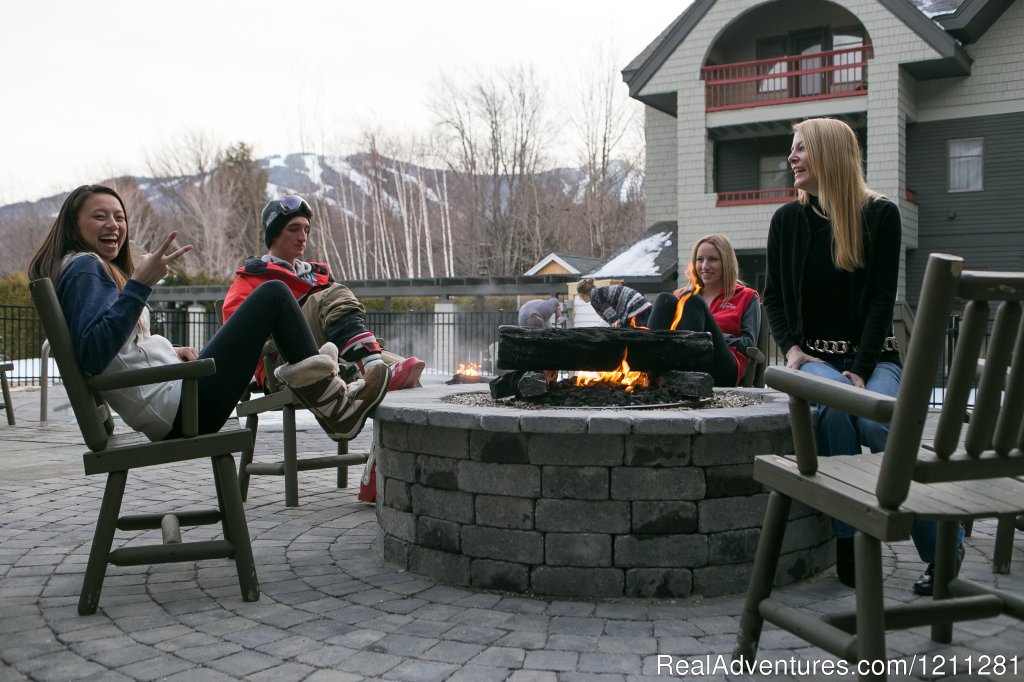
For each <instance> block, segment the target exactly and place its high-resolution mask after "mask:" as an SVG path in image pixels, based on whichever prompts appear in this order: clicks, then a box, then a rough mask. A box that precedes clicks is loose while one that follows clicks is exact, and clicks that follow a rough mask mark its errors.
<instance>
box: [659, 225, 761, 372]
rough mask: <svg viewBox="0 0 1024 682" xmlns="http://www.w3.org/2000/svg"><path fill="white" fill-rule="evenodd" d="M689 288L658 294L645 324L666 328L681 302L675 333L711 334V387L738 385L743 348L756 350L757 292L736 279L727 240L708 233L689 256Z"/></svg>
mask: <svg viewBox="0 0 1024 682" xmlns="http://www.w3.org/2000/svg"><path fill="white" fill-rule="evenodd" d="M690 271H691V273H692V275H693V283H694V285H693V286H689V287H684V288H682V289H678V290H676V291H675V292H674V293H671V294H670V293H662V294H658V298H656V299H655V301H654V309H653V310H652V312H651V316H650V318H649V319H648V326H649V327H650V328H651V329H669V328H670V327H671V326H672V321H673V319H675V315H676V308H677V307H678V305H679V302H680V301H681V300H683V299H684V297H685V300H684V302H683V311H682V316H681V317H680V319H679V323H678V325H677V326H676V329H685V330H689V331H695V332H710V333H711V343H712V355H711V358H712V365H711V376H712V378H713V379H714V382H715V386H737V385H739V383H740V381H741V380H742V379H743V374H744V373H745V372H746V370H747V361H748V358H747V354H746V352H747V348H748V347H750V346H756V345H757V335H758V332H759V330H760V328H761V306H760V305H759V304H758V297H757V292H756V291H754V290H753V289H751V288H750V287H748V286H746V285H745V284H744V283H743V282H742V281H741V280H740V279H739V271H740V266H739V261H738V260H737V258H736V251H735V250H734V249H733V248H732V243H731V242H730V241H729V238H728V237H726V236H725V235H722V234H710V235H708V236H706V237H702V238H700V239H699V240H697V243H696V244H694V245H693V251H692V253H691V255H690Z"/></svg>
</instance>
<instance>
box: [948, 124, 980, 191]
mask: <svg viewBox="0 0 1024 682" xmlns="http://www.w3.org/2000/svg"><path fill="white" fill-rule="evenodd" d="M948 153H949V175H948V180H947V186H948V187H949V191H950V192H980V191H981V190H983V189H984V182H983V180H984V173H983V168H984V161H985V138H983V137H967V138H962V139H959V140H950V141H949V145H948Z"/></svg>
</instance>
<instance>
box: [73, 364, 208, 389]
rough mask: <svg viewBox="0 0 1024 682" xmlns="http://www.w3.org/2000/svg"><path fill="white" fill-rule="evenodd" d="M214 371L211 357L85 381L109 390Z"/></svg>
mask: <svg viewBox="0 0 1024 682" xmlns="http://www.w3.org/2000/svg"><path fill="white" fill-rule="evenodd" d="M216 372H217V365H216V363H215V362H214V360H213V358H206V359H204V360H192V361H190V362H179V363H177V364H173V365H163V366H161V367H146V368H145V369H130V370H126V371H124V372H112V373H110V374H100V375H98V376H94V377H89V378H88V379H86V383H87V384H88V385H89V388H91V389H93V390H94V391H109V390H112V389H116V388H129V387H131V386H145V385H146V384H156V383H160V382H162V381H174V380H175V379H197V378H199V377H205V376H209V375H211V374H215V373H216Z"/></svg>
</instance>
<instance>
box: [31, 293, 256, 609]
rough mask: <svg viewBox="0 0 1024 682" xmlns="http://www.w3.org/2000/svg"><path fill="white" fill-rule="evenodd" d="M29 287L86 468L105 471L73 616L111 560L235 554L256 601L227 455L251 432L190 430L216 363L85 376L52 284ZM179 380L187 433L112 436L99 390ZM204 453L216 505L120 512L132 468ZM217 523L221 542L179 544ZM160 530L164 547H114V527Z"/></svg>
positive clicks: (93, 594) (87, 602) (132, 562)
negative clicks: (187, 530) (189, 532)
mask: <svg viewBox="0 0 1024 682" xmlns="http://www.w3.org/2000/svg"><path fill="white" fill-rule="evenodd" d="M29 289H30V290H31V292H32V300H33V302H34V303H35V307H36V310H37V311H38V313H39V317H40V320H41V322H42V325H43V330H44V333H45V334H46V337H47V339H48V340H49V344H50V352H51V354H52V355H53V358H54V359H55V360H56V362H57V367H58V368H59V369H60V374H61V379H62V381H63V383H64V387H65V389H66V390H67V394H68V399H69V400H70V401H71V407H72V409H73V410H74V414H75V420H76V421H77V422H78V426H79V429H80V430H81V432H82V438H83V439H84V440H85V444H86V446H88V448H89V452H87V453H85V455H84V456H83V460H84V465H85V473H86V474H88V475H93V474H106V475H107V483H106V488H105V490H104V492H103V500H102V502H101V503H100V511H99V517H98V518H97V521H96V530H95V533H94V535H93V540H92V549H91V550H90V552H89V561H88V564H87V565H86V569H85V579H84V581H83V583H82V592H81V595H80V597H79V601H78V613H80V614H81V615H88V614H91V613H95V612H96V608H97V606H98V605H99V599H100V591H101V590H102V588H103V579H104V577H105V575H106V571H107V565H108V564H113V565H115V566H138V565H148V564H160V563H172V562H192V561H199V560H204V559H217V558H226V559H233V560H234V562H235V568H236V572H237V574H238V585H239V587H240V588H241V592H242V599H243V600H245V601H256V600H258V599H259V597H260V587H259V581H258V579H257V577H256V564H255V561H254V560H253V555H252V546H251V544H250V540H249V528H248V525H247V523H246V520H245V512H244V510H243V508H242V497H241V495H240V494H239V490H238V481H237V479H236V476H235V460H234V458H233V457H232V453H234V452H241V451H243V450H246V449H249V448H251V447H252V434H251V433H250V432H249V431H248V430H246V429H242V428H238V427H237V424H236V425H235V426H234V427H232V426H231V425H230V424H229V425H226V426H225V427H224V428H223V429H221V430H220V431H219V432H218V433H213V434H207V435H195V434H196V433H197V432H198V430H199V429H198V416H199V411H198V410H199V405H198V396H199V393H198V390H199V389H198V382H197V379H198V378H199V377H201V376H207V375H210V374H213V373H214V372H215V371H216V367H215V363H214V361H213V360H212V359H206V360H198V361H195V362H183V363H180V364H176V365H167V366H164V367H150V368H146V369H140V370H129V371H124V372H117V373H113V374H105V375H102V376H95V377H86V376H85V374H84V373H83V371H82V369H81V367H80V366H79V364H78V360H77V359H76V357H75V352H74V348H73V345H72V341H71V334H70V332H69V331H68V326H67V322H66V320H65V318H64V313H63V311H62V310H61V307H60V303H59V302H58V300H57V295H56V293H55V292H54V289H53V284H52V282H51V281H50V280H49V279H39V280H35V281H33V282H31V283H30V284H29ZM177 379H181V380H182V388H181V391H182V405H183V425H184V426H183V430H184V431H185V433H186V434H191V435H187V436H186V437H183V438H173V439H167V440H163V441H158V442H152V441H150V440H149V439H147V438H146V437H145V436H144V435H143V434H141V433H136V432H131V433H124V434H114V422H113V418H112V415H111V412H110V408H109V407H108V406H107V404H106V402H105V401H104V400H103V399H102V398H101V397H100V395H99V393H98V392H99V391H102V390H108V389H115V388H127V387H129V386H142V385H145V384H151V383H156V382H161V381H172V380H177ZM203 457H209V458H210V461H211V464H212V466H213V482H214V487H215V489H216V493H217V508H216V509H208V510H188V511H161V512H157V513H146V514H136V515H132V516H120V512H121V503H122V500H123V498H124V491H125V486H126V484H127V480H128V472H129V471H130V470H132V469H140V468H142V467H149V466H157V465H162V464H168V463H171V462H183V461H188V460H193V459H199V458H203ZM215 523H220V524H221V528H222V531H223V539H220V540H206V541H200V542H182V539H181V526H198V525H205V524H215ZM157 528H160V529H161V530H162V539H163V543H162V544H149V545H140V546H131V547H121V548H118V549H115V550H113V551H111V546H112V545H113V541H114V534H115V532H116V531H117V530H121V531H142V530H155V529H157Z"/></svg>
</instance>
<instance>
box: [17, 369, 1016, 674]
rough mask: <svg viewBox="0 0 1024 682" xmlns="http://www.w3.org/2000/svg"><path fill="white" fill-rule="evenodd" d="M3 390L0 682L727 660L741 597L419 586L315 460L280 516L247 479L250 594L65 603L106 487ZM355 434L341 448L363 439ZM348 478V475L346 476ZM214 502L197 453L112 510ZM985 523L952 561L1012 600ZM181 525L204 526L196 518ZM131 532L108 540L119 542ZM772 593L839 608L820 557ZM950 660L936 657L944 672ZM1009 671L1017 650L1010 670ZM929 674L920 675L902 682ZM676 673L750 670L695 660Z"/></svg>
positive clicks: (218, 566)
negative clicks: (294, 503) (704, 666)
mask: <svg viewBox="0 0 1024 682" xmlns="http://www.w3.org/2000/svg"><path fill="white" fill-rule="evenodd" d="M13 395H14V402H15V406H16V407H15V409H16V411H17V415H18V422H19V423H18V425H17V426H15V427H8V426H2V425H0V440H2V441H3V444H2V446H0V611H2V616H3V617H2V618H0V681H5V680H23V679H30V680H68V679H104V680H155V679H170V680H188V681H189V682H192V681H194V680H231V679H246V680H275V681H278V680H283V681H288V680H313V681H320V680H322V681H325V682H326V681H334V680H339V681H351V682H355V681H358V680H365V679H375V680H376V679H380V680H410V681H419V680H424V681H426V680H515V681H520V680H522V681H527V680H541V681H548V680H551V681H559V682H567V681H570V680H585V681H587V682H593V681H595V680H622V681H625V680H645V679H652V680H653V679H668V678H669V677H672V676H673V673H672V670H673V666H677V665H678V664H679V663H680V662H683V663H686V664H690V665H692V664H693V663H694V662H696V661H698V660H709V661H711V662H712V663H714V662H715V660H716V656H717V655H719V654H724V655H725V658H724V659H722V660H723V661H724V662H725V663H728V660H729V658H728V654H729V651H730V650H731V648H732V644H733V642H734V640H735V630H736V627H737V623H738V620H739V614H740V612H741V610H742V595H729V596H723V597H713V598H696V597H695V598H685V599H682V598H681V599H665V600H657V599H645V600H629V599H616V600H567V599H541V598H531V597H529V596H522V595H507V594H499V593H493V592H475V591H473V590H471V589H466V588H462V587H451V586H447V585H443V584H438V583H433V582H431V581H429V580H427V579H424V578H423V577H420V576H415V575H411V574H408V573H404V572H401V571H397V570H394V569H391V568H388V567H386V566H385V565H384V564H383V562H382V561H381V559H380V548H378V547H376V546H375V540H376V536H377V525H376V518H375V513H374V508H373V507H372V506H370V505H365V504H362V503H359V502H358V501H357V500H356V499H355V490H354V489H353V488H347V489H343V490H339V489H337V488H336V487H335V485H334V474H333V472H329V471H323V472H305V473H302V474H300V503H301V506H300V507H298V508H296V509H289V508H286V507H285V506H284V493H283V483H282V481H281V479H280V478H275V477H268V476H261V477H255V478H253V480H252V483H251V486H250V493H249V499H248V501H247V502H246V514H247V517H248V521H249V529H250V533H251V535H252V539H253V548H254V552H255V556H256V563H257V567H258V571H259V577H260V581H261V588H262V597H261V598H260V600H259V601H258V602H255V603H246V602H243V601H242V599H241V597H240V594H239V591H238V586H237V583H236V582H235V576H234V574H233V567H232V566H231V565H230V564H225V563H223V562H216V561H212V562H199V563H197V564H177V565H167V566H152V567H149V566H142V567H126V568H118V567H110V568H109V570H108V575H107V579H106V583H105V586H104V591H103V595H102V598H101V600H100V609H99V611H98V613H97V614H96V615H94V616H88V617H81V616H78V615H77V612H76V603H77V593H78V589H79V588H80V586H81V581H82V575H83V572H84V566H85V560H86V557H87V555H88V551H89V544H90V542H91V538H92V531H93V524H94V523H95V515H96V511H97V509H98V505H99V499H100V496H101V494H102V489H103V480H102V478H100V477H86V476H83V475H82V474H81V454H82V452H83V450H84V448H83V446H81V445H76V443H80V436H79V435H78V432H77V429H76V428H75V426H74V424H73V423H71V422H70V421H69V419H68V417H67V414H66V410H62V409H61V406H62V405H66V399H65V398H64V397H63V393H62V391H61V389H60V387H55V388H54V389H52V390H51V397H50V408H51V416H50V419H49V421H48V423H47V424H46V425H45V426H40V425H39V423H38V421H37V420H38V413H39V402H38V396H39V394H38V392H37V391H30V390H24V389H20V388H16V389H15V391H14V394H13ZM309 421H310V422H311V421H312V420H309ZM265 422H266V429H265V430H263V431H261V434H260V438H259V441H258V452H264V453H266V452H269V451H270V450H271V448H273V447H274V442H275V439H276V438H279V434H277V433H274V429H273V424H272V421H271V420H265ZM300 423H301V424H303V427H302V428H303V431H302V433H301V434H300V449H301V450H302V451H305V452H309V451H321V450H323V451H330V450H331V449H332V447H333V446H332V444H331V442H330V441H329V440H327V439H326V438H325V437H323V436H322V435H320V434H319V433H318V429H317V427H316V425H315V423H309V422H300ZM368 431H369V430H367V432H365V433H364V434H362V435H361V436H360V438H359V439H357V441H356V442H354V443H353V444H352V446H351V448H352V450H353V451H355V450H358V449H359V448H363V447H367V446H368V443H369V438H370V434H369V432H368ZM69 444H71V445H69ZM359 473H360V472H359V471H355V470H353V471H352V472H350V480H352V481H355V480H357V476H358V474H359ZM211 500H212V485H211V483H210V475H209V469H208V464H207V463H205V462H191V463H181V464H176V465H173V466H168V467H163V468H160V469H159V470H156V469H152V470H143V471H139V472H137V473H133V475H132V476H131V477H130V478H129V485H128V490H127V493H126V498H125V504H124V508H125V509H126V510H130V509H132V508H138V507H141V506H143V503H145V505H146V506H147V507H152V506H154V504H155V505H157V506H160V507H163V508H168V509H170V508H172V507H173V506H175V505H176V504H178V503H181V504H186V505H189V506H195V505H196V503H199V505H200V506H203V505H205V504H209V502H210V501H211ZM994 532H995V524H994V522H992V521H981V522H979V523H977V524H975V528H974V534H973V536H972V537H970V538H968V539H967V558H966V560H965V562H964V568H963V571H964V574H965V575H966V576H968V577H970V578H972V579H974V580H977V581H979V582H985V583H994V584H997V585H998V586H1000V587H1001V588H1004V589H1006V590H1009V591H1011V592H1016V593H1018V594H1021V593H1024V534H1020V533H1018V534H1017V540H1016V544H1015V548H1014V555H1013V559H1014V561H1013V565H1012V569H1011V573H1010V574H1009V575H994V574H992V573H991V571H990V561H991V556H992V549H993V534H994ZM184 533H185V534H186V536H188V537H190V538H203V539H206V538H212V537H214V536H215V533H214V532H213V529H211V528H210V527H206V528H199V529H191V530H190V529H186V530H185V531H184ZM130 535H132V534H130V533H119V535H118V538H119V540H118V541H117V542H119V541H120V538H125V537H129V536H130ZM884 561H885V580H886V587H887V590H888V592H887V596H888V597H889V598H890V599H892V600H894V601H897V602H911V601H913V600H914V597H913V595H912V594H911V592H910V590H909V587H910V584H911V583H912V582H913V580H914V579H915V578H916V577H917V575H918V574H919V573H920V571H921V568H922V567H921V565H920V563H919V562H918V560H917V558H916V554H915V552H914V550H913V547H912V546H911V545H910V544H909V543H901V544H896V545H889V546H886V547H885V548H884ZM775 596H776V597H778V598H779V599H781V600H782V601H784V602H785V603H787V604H790V605H792V606H794V607H797V608H801V609H806V610H810V611H814V612H819V613H827V612H830V611H835V610H837V609H840V608H846V607H849V606H850V605H851V604H852V601H853V592H852V591H850V590H848V589H846V588H844V587H842V586H841V585H840V584H839V583H838V582H837V581H836V579H835V574H834V571H832V570H828V571H825V572H824V573H822V574H820V575H818V576H816V577H814V578H812V579H810V580H805V581H803V582H800V583H797V584H794V585H790V586H788V587H785V588H783V589H781V590H778V591H776V593H775ZM888 643H889V655H890V656H893V657H900V658H902V660H904V661H906V660H909V659H910V658H911V657H917V658H918V660H920V657H921V656H928V657H929V658H930V659H931V660H938V659H937V658H936V657H938V656H945V657H946V658H947V659H948V657H950V656H954V655H955V656H958V657H959V660H960V661H963V660H964V657H966V656H969V655H974V656H975V657H977V656H978V655H980V654H989V655H998V654H1001V655H1004V656H1013V655H1014V654H1017V655H1018V656H1020V652H1022V651H1024V624H1022V623H1021V622H1020V621H1017V620H1015V619H1012V618H1008V617H999V618H994V619H990V620H986V621H980V622H973V623H969V624H964V625H958V626H956V628H955V629H954V636H953V643H952V644H951V645H948V646H946V645H939V644H935V643H933V642H931V641H930V639H929V638H928V631H927V630H926V629H925V628H914V629H911V630H908V631H904V632H898V633H891V634H890V635H889V639H888ZM760 654H761V658H762V659H765V660H769V661H783V660H785V661H789V660H790V659H792V660H796V661H803V662H808V663H814V662H818V663H819V664H820V662H821V661H824V660H826V659H828V660H834V659H833V657H831V656H829V655H828V654H826V653H824V652H823V651H821V650H820V649H817V648H815V647H812V646H809V645H808V644H807V643H806V642H803V641H802V640H799V639H797V638H795V637H793V636H791V635H788V634H786V633H783V632H781V631H779V630H778V629H776V628H774V627H772V626H766V627H765V631H764V634H763V636H762V640H761V652H760ZM705 657H708V658H706V659H705ZM976 660H977V658H976ZM1018 660H1019V659H1018ZM962 672H963V671H962V670H961V673H962ZM692 673H693V671H692V670H691V674H692ZM951 673H952V670H951V669H950V668H949V666H948V665H947V670H946V673H945V675H940V677H941V676H949V675H951ZM1022 677H1024V661H1022V662H1020V663H1019V669H1018V675H1017V677H1016V679H1020V678H1022ZM933 678H934V676H933V675H928V676H927V677H926V676H925V675H924V674H923V673H922V672H921V671H920V670H918V671H916V672H915V673H914V674H912V675H906V676H901V677H899V678H898V679H933ZM692 679H717V680H721V679H729V680H745V679H764V678H759V677H756V676H755V677H749V676H744V675H738V676H734V675H731V674H726V675H717V674H710V673H702V674H697V675H695V676H694V677H693V678H692ZM772 679H801V678H800V677H799V676H797V675H782V676H779V677H777V678H772ZM803 679H807V678H803ZM831 679H850V678H849V677H847V678H831ZM989 679H993V680H995V679H1015V678H1014V676H1012V675H1009V674H1008V675H1007V676H1005V677H997V676H991V677H990V678H989Z"/></svg>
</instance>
